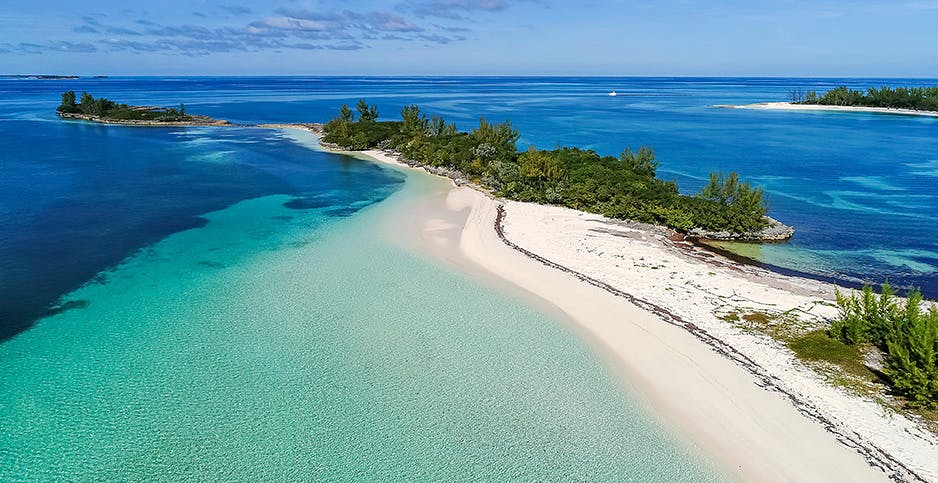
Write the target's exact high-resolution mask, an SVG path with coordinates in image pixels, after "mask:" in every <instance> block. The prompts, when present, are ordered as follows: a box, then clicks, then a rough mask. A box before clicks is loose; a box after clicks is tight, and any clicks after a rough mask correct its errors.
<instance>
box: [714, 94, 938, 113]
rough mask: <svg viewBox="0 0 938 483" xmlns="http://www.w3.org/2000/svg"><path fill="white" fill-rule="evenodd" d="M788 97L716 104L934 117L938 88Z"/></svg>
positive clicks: (937, 110) (738, 107) (730, 106)
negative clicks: (768, 100) (786, 99)
mask: <svg viewBox="0 0 938 483" xmlns="http://www.w3.org/2000/svg"><path fill="white" fill-rule="evenodd" d="M788 97H789V100H788V101H784V102H760V103H756V104H745V105H717V106H714V107H722V108H735V109H775V110H788V111H847V112H869V113H879V114H898V115H907V116H927V117H938V87H896V88H891V87H885V86H883V87H881V88H879V89H877V88H874V87H871V88H869V89H867V90H866V92H864V91H860V90H856V89H848V88H847V87H846V86H840V87H836V88H834V89H831V90H829V91H827V92H825V93H823V94H821V95H818V93H817V91H807V92H805V91H804V90H802V89H792V90H791V91H790V92H789V95H788Z"/></svg>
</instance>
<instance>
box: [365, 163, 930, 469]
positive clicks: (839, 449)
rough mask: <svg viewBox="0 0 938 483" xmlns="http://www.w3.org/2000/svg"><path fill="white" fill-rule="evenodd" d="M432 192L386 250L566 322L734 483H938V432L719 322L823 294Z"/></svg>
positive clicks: (582, 223)
mask: <svg viewBox="0 0 938 483" xmlns="http://www.w3.org/2000/svg"><path fill="white" fill-rule="evenodd" d="M362 154H363V155H364V156H366V157H368V158H371V159H374V160H376V161H378V162H382V163H388V164H392V165H395V166H398V167H403V165H401V164H400V163H398V162H397V161H396V160H395V159H394V158H392V157H390V156H388V155H386V154H384V153H382V152H379V151H368V152H364V153H362ZM403 169H408V168H406V167H405V168H403ZM441 183H442V184H441V188H440V190H439V192H438V193H436V194H435V196H430V197H427V198H426V199H424V200H422V201H421V202H420V206H415V207H411V208H410V209H408V212H409V213H415V214H419V216H418V215H415V216H413V218H412V219H411V220H409V221H408V222H407V223H408V224H407V227H406V229H402V227H401V226H400V220H395V228H394V231H395V233H397V235H396V236H398V237H403V238H404V239H406V240H405V242H406V243H408V244H410V245H411V246H413V247H415V248H416V249H417V250H419V251H421V252H422V253H425V254H426V253H430V254H432V255H433V256H434V257H436V258H438V259H442V260H444V261H446V262H447V263H450V264H452V265H455V266H458V267H459V268H460V269H462V270H464V271H466V272H467V273H470V274H475V275H476V276H479V277H480V278H481V279H485V280H487V281H488V282H489V283H494V284H501V285H500V286H501V287H507V286H510V287H511V288H510V289H509V290H514V291H517V292H519V293H523V295H524V296H525V297H526V298H527V299H528V300H529V301H531V302H532V303H536V304H540V305H541V306H542V307H545V309H547V310H549V311H553V312H555V313H560V314H562V315H563V317H564V318H565V319H567V320H568V321H569V322H570V324H571V325H572V326H573V327H574V329H575V330H576V331H577V332H578V333H581V334H582V336H583V338H584V340H586V341H587V342H588V343H589V344H590V345H591V346H593V347H595V348H596V350H597V352H598V353H599V354H600V355H601V356H602V358H603V359H604V360H605V361H606V362H607V364H609V366H610V367H612V368H613V369H614V370H615V371H616V372H617V373H618V374H619V375H620V377H621V380H622V382H623V384H624V385H625V386H627V387H630V388H632V389H633V390H634V392H637V393H638V394H639V395H640V397H641V398H643V400H644V401H645V402H646V403H647V406H648V407H649V408H650V410H651V411H652V412H654V413H655V414H656V415H657V416H658V418H659V419H660V420H661V421H662V423H663V424H664V425H665V426H667V427H669V428H671V429H672V430H673V431H674V432H675V433H676V434H679V435H682V437H684V438H686V439H687V440H688V441H689V442H690V444H692V445H695V446H697V447H699V448H701V449H702V450H703V451H704V453H705V454H708V455H710V456H711V457H712V458H714V459H715V460H716V461H719V462H721V463H722V465H723V467H724V468H726V469H727V470H728V472H730V473H732V474H736V475H737V476H739V477H740V478H742V479H745V480H756V481H792V480H795V481H818V480H822V479H823V480H830V481H883V480H886V479H887V478H891V479H894V480H898V481H930V480H936V479H938V457H936V456H938V438H936V437H935V435H934V434H932V433H930V432H928V431H927V430H925V429H923V428H921V427H919V426H918V425H917V424H916V423H915V422H913V421H911V420H909V419H907V418H906V417H904V416H901V415H897V414H891V413H888V412H886V411H885V410H884V409H883V408H882V407H881V406H880V405H878V404H877V403H875V402H873V401H871V400H867V399H864V398H861V397H857V396H853V395H850V394H847V393H846V392H845V391H844V390H842V389H838V388H836V387H834V386H831V385H830V384H828V383H827V382H826V381H824V380H823V378H822V377H821V376H820V375H818V374H817V373H816V372H814V371H812V370H811V369H810V368H808V367H806V366H804V365H803V364H802V363H800V362H799V361H797V360H796V359H795V358H794V356H793V355H792V354H791V353H790V352H788V350H787V349H786V348H784V347H782V346H781V345H780V344H779V343H778V342H776V341H774V340H772V339H771V338H769V337H767V336H764V335H759V334H754V333H751V331H746V330H744V329H743V328H741V327H739V326H737V325H734V324H730V323H727V322H726V321H723V320H721V319H720V318H719V315H721V314H725V313H726V312H727V311H728V310H729V309H730V307H735V308H741V309H762V310H768V311H783V310H793V311H797V312H799V313H801V314H802V315H803V317H805V318H807V319H811V318H817V319H819V318H824V317H830V316H831V315H833V313H834V312H835V309H834V308H833V307H832V306H831V304H830V302H829V300H830V298H831V297H832V294H833V286H831V285H826V284H823V283H821V282H815V281H811V280H804V279H796V278H792V277H785V276H782V275H778V274H774V273H771V272H767V271H765V270H762V269H759V268H757V267H749V266H740V265H737V264H734V263H732V262H729V261H721V262H718V263H716V264H715V263H712V262H710V261H705V260H703V259H702V258H701V257H700V255H699V253H696V252H694V251H693V249H688V248H680V247H676V246H675V242H672V241H670V240H667V238H666V237H665V236H664V235H663V234H655V233H651V232H647V231H642V230H640V229H637V228H634V227H629V226H628V224H623V223H621V222H617V221H611V220H606V219H604V218H602V217H600V216H598V215H591V214H586V213H582V212H577V211H574V210H569V209H565V208H558V207H549V206H541V205H534V204H530V203H519V202H502V201H498V200H494V199H492V198H490V197H488V196H487V195H485V194H483V193H480V192H478V191H476V190H473V189H471V188H468V187H454V186H453V185H452V183H451V182H449V180H445V181H443V180H441ZM500 206H503V210H504V211H503V215H504V216H503V219H502V220H501V227H502V233H503V235H504V239H502V238H500V237H499V233H498V232H497V230H496V226H497V224H496V221H497V219H498V216H499V215H498V213H499V207H500ZM401 233H405V234H401ZM407 233H409V235H408V234H407ZM682 252H683V253H682ZM532 257H533V258H532ZM538 258H540V259H541V260H538ZM545 260H546V261H548V262H549V264H545ZM550 264H553V266H548V265H550ZM587 274H588V276H587ZM587 277H588V278H589V280H584V278H587ZM603 286H605V288H603ZM609 288H611V289H612V290H613V291H619V292H621V294H620V295H624V296H617V295H616V294H614V293H612V292H610V290H609ZM655 308H658V309H662V310H663V311H664V313H661V312H660V311H657V310H655ZM669 319H670V320H669ZM881 470H882V471H881Z"/></svg>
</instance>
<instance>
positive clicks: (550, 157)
mask: <svg viewBox="0 0 938 483" xmlns="http://www.w3.org/2000/svg"><path fill="white" fill-rule="evenodd" d="M357 111H358V119H357V120H356V119H355V115H354V113H353V112H352V110H351V109H349V108H348V106H345V105H343V106H342V108H341V110H340V113H339V116H338V117H336V118H335V119H333V120H331V121H329V122H328V123H327V124H326V125H325V136H324V138H323V140H324V141H325V142H328V143H332V144H336V145H338V146H340V147H343V148H345V149H351V150H363V149H372V148H393V149H395V150H397V151H399V152H400V153H401V154H403V155H404V156H405V157H406V158H407V159H410V160H412V161H414V162H416V163H419V164H421V165H427V166H437V167H447V168H451V169H455V170H457V171H459V172H461V173H463V174H464V175H465V176H467V177H468V178H469V179H471V180H472V181H474V182H476V183H479V184H481V185H483V186H485V187H488V188H490V189H492V190H494V191H495V192H496V193H498V194H499V195H501V196H504V197H506V198H510V199H514V200H520V201H533V202H537V203H549V204H555V205H562V206H567V207H571V208H575V209H578V210H583V211H589V212H593V213H599V214H602V215H606V216H609V217H613V218H624V219H630V220H635V221H640V222H646V223H655V224H662V225H666V226H669V227H671V228H674V229H676V230H679V231H687V230H690V229H692V228H703V229H705V230H714V231H729V232H732V233H747V232H752V231H757V230H759V229H761V228H763V227H765V226H766V220H765V213H766V206H765V203H764V201H763V192H762V190H761V189H758V188H753V187H751V186H750V185H749V184H748V183H742V182H740V181H739V177H738V176H737V175H736V174H735V173H730V174H717V173H714V174H712V175H711V176H710V183H709V184H708V185H707V186H706V187H705V188H704V189H703V191H702V192H701V193H700V194H699V195H696V196H687V195H682V194H680V193H679V192H678V188H677V184H676V183H675V182H674V181H665V180H662V179H659V178H657V177H656V175H655V174H656V169H657V167H658V161H657V160H656V159H655V154H654V152H653V151H652V150H651V149H650V148H647V147H642V148H640V149H638V150H637V151H632V150H631V149H626V150H625V151H623V152H622V154H621V155H620V156H618V157H614V156H600V155H599V154H597V153H596V152H594V151H592V150H583V149H579V148H573V147H560V148H557V149H553V150H538V149H535V148H534V147H531V148H529V149H528V150H527V151H524V152H518V150H517V148H516V145H515V143H516V142H517V141H518V138H519V135H518V131H517V130H516V129H514V128H513V127H512V125H511V124H510V123H509V122H507V121H506V122H504V123H501V124H493V123H489V122H488V121H486V120H485V119H484V118H483V119H480V120H479V125H478V127H476V128H475V129H473V130H472V131H470V132H461V131H459V130H458V129H457V128H456V126H455V125H454V124H450V123H447V122H446V121H445V120H444V119H443V118H442V117H436V116H433V117H430V118H427V116H426V115H425V114H423V113H421V111H420V108H418V107H417V106H413V105H412V106H407V107H405V108H404V109H402V110H401V118H402V120H401V121H394V122H389V121H378V110H377V108H376V107H374V106H369V105H368V104H367V103H366V102H365V101H363V100H362V101H359V102H358V105H357Z"/></svg>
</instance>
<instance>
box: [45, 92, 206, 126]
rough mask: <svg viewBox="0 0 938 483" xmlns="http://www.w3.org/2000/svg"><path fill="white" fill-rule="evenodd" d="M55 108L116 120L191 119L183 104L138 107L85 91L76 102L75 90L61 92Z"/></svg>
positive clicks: (65, 112)
mask: <svg viewBox="0 0 938 483" xmlns="http://www.w3.org/2000/svg"><path fill="white" fill-rule="evenodd" d="M56 110H57V111H58V112H60V113H63V114H84V115H88V116H95V117H100V118H102V119H109V120H116V121H155V122H184V121H191V120H192V116H189V115H188V114H186V106H185V105H184V104H180V105H179V109H176V108H168V109H163V108H149V107H147V108H140V107H134V106H128V105H127V104H118V103H116V102H114V101H111V100H109V99H105V98H103V97H99V98H97V99H95V98H94V96H92V95H91V94H89V93H87V92H82V93H81V98H80V99H78V102H76V98H75V91H67V92H63V93H62V103H61V104H60V105H59V107H58V109H56Z"/></svg>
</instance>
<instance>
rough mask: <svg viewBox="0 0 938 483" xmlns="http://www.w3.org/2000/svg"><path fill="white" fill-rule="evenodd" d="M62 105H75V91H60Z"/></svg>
mask: <svg viewBox="0 0 938 483" xmlns="http://www.w3.org/2000/svg"><path fill="white" fill-rule="evenodd" d="M62 105H63V106H68V107H75V91H67V92H63V93H62Z"/></svg>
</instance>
